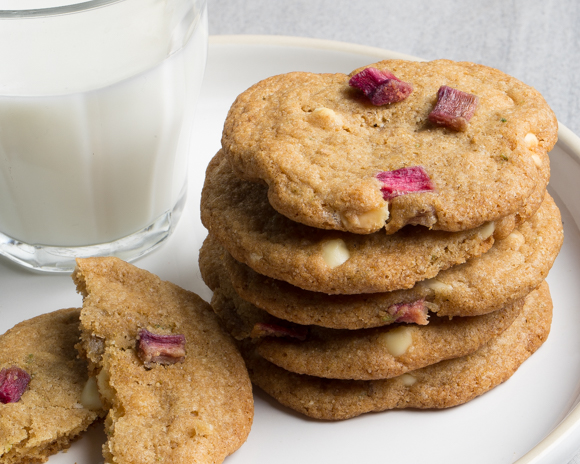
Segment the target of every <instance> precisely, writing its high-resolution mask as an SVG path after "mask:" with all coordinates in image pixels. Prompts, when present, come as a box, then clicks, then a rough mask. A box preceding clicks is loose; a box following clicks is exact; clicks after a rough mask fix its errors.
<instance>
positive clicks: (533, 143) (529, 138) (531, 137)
mask: <svg viewBox="0 0 580 464" xmlns="http://www.w3.org/2000/svg"><path fill="white" fill-rule="evenodd" d="M524 142H526V145H527V147H528V148H536V147H537V146H538V144H539V142H538V137H536V135H535V134H532V133H531V132H530V133H528V134H526V136H525V137H524Z"/></svg>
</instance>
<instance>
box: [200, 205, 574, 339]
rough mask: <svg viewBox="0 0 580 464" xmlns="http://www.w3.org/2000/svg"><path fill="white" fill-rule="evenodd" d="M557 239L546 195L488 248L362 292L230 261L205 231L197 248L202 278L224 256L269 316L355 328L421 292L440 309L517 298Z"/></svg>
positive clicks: (531, 284)
mask: <svg viewBox="0 0 580 464" xmlns="http://www.w3.org/2000/svg"><path fill="white" fill-rule="evenodd" d="M562 242H563V229H562V221H561V217H560V212H559V210H558V208H557V206H556V205H555V203H554V201H553V199H552V198H551V197H550V196H549V195H546V198H545V200H544V203H543V205H542V207H541V208H540V209H539V210H538V212H537V213H536V214H535V215H534V216H533V217H532V218H531V219H530V220H529V221H527V222H525V223H523V224H521V225H520V226H519V227H518V228H517V229H516V230H515V231H514V232H512V234H511V235H510V236H509V237H508V238H506V239H504V240H499V241H496V242H495V243H494V245H493V247H492V248H491V250H490V251H488V252H487V253H485V254H483V255H481V256H480V257H477V258H473V259H471V260H469V261H468V262H466V263H464V264H460V265H458V266H454V267H452V268H450V269H447V270H444V271H441V272H440V273H439V274H438V275H437V276H436V277H435V278H433V279H430V280H428V281H424V282H419V283H418V284H416V285H415V286H414V287H413V288H411V289H408V290H397V291H394V292H388V293H375V294H372V293H371V294H361V295H327V294H325V293H320V292H312V291H308V290H302V289H300V288H298V287H296V286H293V285H290V284H288V283H286V282H284V281H280V280H275V279H272V278H269V277H266V276H263V275H261V274H258V273H257V272H255V271H253V270H252V269H251V268H249V267H248V266H246V265H244V264H242V263H239V262H238V261H236V260H234V259H233V258H232V257H231V255H230V254H229V253H228V252H227V251H225V250H224V248H223V247H222V246H221V245H220V244H219V243H218V242H217V241H216V240H215V239H214V238H213V237H212V236H211V235H210V236H209V237H208V238H207V239H206V241H205V242H204V244H203V246H202V249H201V251H200V268H202V270H203V271H204V272H205V274H204V278H206V277H207V273H208V272H211V270H212V268H213V267H215V266H218V265H220V263H223V264H222V265H223V266H225V267H226V268H227V271H228V274H229V276H230V279H231V283H232V285H233V286H234V288H235V289H236V292H237V293H238V294H239V295H240V297H241V298H243V299H244V300H247V301H249V302H250V303H252V304H254V305H256V306H257V307H259V308H261V309H263V310H265V311H267V312H269V313H270V314H272V315H273V316H275V317H278V318H281V319H285V320H288V321H291V322H295V323H297V324H303V325H319V326H323V327H328V328H335V329H361V328H369V327H377V326H382V325H385V324H389V323H392V322H394V320H395V319H394V317H393V316H392V313H393V309H394V308H396V307H397V305H400V304H401V303H409V302H414V301H418V300H422V299H425V301H426V303H428V305H429V309H430V310H431V311H433V312H436V313H438V314H439V315H440V316H475V315H479V314H485V313H488V312H491V311H496V310H498V309H500V308H502V307H503V306H505V305H507V304H510V303H512V302H514V301H516V300H517V299H520V298H523V297H524V296H525V295H527V294H528V293H529V292H531V291H532V290H533V289H534V288H536V287H537V286H538V285H539V284H540V283H541V282H542V281H543V280H544V279H545V278H546V276H547V274H548V271H549V270H550V268H551V267H552V264H553V263H554V260H555V258H556V256H557V254H558V252H559V250H560V248H561V246H562ZM206 255H207V256H206ZM202 261H203V263H202ZM208 286H209V287H210V288H214V287H217V286H218V285H217V283H214V284H213V285H211V283H208Z"/></svg>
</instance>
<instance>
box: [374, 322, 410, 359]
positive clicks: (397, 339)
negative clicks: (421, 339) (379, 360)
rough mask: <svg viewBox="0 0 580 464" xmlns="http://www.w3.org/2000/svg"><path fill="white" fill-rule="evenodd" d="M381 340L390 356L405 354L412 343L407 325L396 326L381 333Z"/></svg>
mask: <svg viewBox="0 0 580 464" xmlns="http://www.w3.org/2000/svg"><path fill="white" fill-rule="evenodd" d="M381 342H382V343H383V344H384V345H385V347H386V348H387V351H388V352H389V354H391V356H394V357H397V356H401V355H403V354H405V353H406V352H407V350H408V349H409V348H410V346H411V345H412V344H413V334H412V332H411V329H410V328H409V327H406V326H402V327H397V328H396V329H393V330H389V331H388V332H387V333H386V334H383V335H381Z"/></svg>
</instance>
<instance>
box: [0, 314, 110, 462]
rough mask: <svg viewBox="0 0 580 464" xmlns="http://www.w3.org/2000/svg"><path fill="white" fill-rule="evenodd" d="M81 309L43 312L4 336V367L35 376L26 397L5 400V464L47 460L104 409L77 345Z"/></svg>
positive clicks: (0, 434) (1, 441) (1, 450)
mask: <svg viewBox="0 0 580 464" xmlns="http://www.w3.org/2000/svg"><path fill="white" fill-rule="evenodd" d="M79 313H80V310H79V309H75V308H71V309H61V310H59V311H54V312H51V313H47V314H43V315H41V316H37V317H35V318H33V319H29V320H27V321H24V322H21V323H19V324H17V325H16V326H15V327H14V328H12V329H10V330H8V331H7V332H6V333H5V334H3V335H1V336H0V370H4V369H11V368H15V367H17V368H19V369H22V370H23V371H25V372H26V373H27V374H28V375H29V376H30V382H29V383H28V386H27V388H26V389H25V390H24V393H23V394H22V396H21V397H20V399H18V400H17V401H16V402H9V403H6V404H3V402H1V403H0V461H2V462H3V463H5V464H13V463H23V462H31V463H32V462H46V461H47V460H48V457H49V456H50V455H52V454H55V453H57V452H58V451H60V450H66V449H68V448H69V447H70V444H71V442H72V441H73V440H75V439H77V438H78V436H79V435H80V434H81V433H82V432H84V431H85V430H87V428H88V427H89V426H90V425H91V424H92V423H93V422H94V421H95V420H97V419H98V418H99V417H100V416H103V415H104V411H103V410H102V409H101V408H100V407H99V402H98V401H96V402H94V401H93V402H90V400H91V398H90V397H87V393H86V392H87V391H90V386H88V387H87V381H88V374H87V365H86V362H85V361H83V360H81V359H78V356H77V350H76V349H75V344H76V343H77V342H78V337H79ZM1 376H2V374H0V377H1ZM85 388H87V390H85ZM83 391H85V394H84V395H83ZM12 400H16V397H14V398H12Z"/></svg>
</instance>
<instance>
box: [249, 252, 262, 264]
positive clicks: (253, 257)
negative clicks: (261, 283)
mask: <svg viewBox="0 0 580 464" xmlns="http://www.w3.org/2000/svg"><path fill="white" fill-rule="evenodd" d="M261 259H262V255H260V254H258V253H250V260H251V261H252V262H254V263H255V262H256V261H260V260H261Z"/></svg>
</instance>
